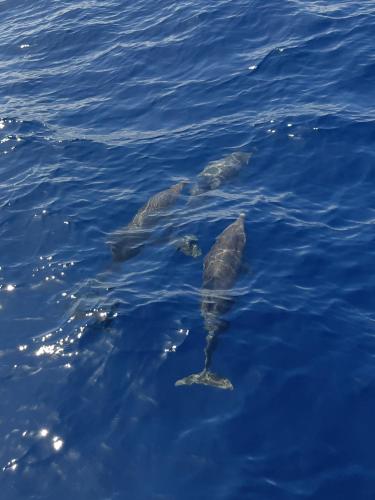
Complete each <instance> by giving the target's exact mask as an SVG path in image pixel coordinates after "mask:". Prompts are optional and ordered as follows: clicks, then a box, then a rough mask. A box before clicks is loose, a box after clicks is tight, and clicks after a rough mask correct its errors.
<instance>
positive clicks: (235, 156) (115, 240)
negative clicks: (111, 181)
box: [108, 151, 252, 262]
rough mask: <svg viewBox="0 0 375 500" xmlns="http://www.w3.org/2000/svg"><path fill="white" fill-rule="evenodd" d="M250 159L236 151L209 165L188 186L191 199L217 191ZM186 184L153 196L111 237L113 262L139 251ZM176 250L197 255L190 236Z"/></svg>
mask: <svg viewBox="0 0 375 500" xmlns="http://www.w3.org/2000/svg"><path fill="white" fill-rule="evenodd" d="M251 156H252V154H251V153H244V152H241V151H237V152H234V153H231V154H229V155H227V156H225V157H224V158H222V159H221V160H216V161H212V162H210V163H209V164H208V165H207V166H206V167H205V168H204V169H203V171H202V172H201V173H200V174H199V175H198V178H197V181H196V183H195V184H194V185H193V186H192V188H191V191H190V194H191V197H194V196H196V195H200V194H203V193H205V192H207V191H210V190H213V189H217V188H218V187H220V186H221V184H222V183H223V182H225V181H226V180H228V179H230V178H231V177H233V176H235V175H236V174H238V173H239V171H240V170H241V169H242V168H243V167H244V166H245V165H247V164H248V162H249V160H250V158H251ZM186 184H188V181H181V182H179V183H178V184H174V185H173V186H171V187H170V188H168V189H165V190H164V191H160V192H159V193H156V194H155V195H154V196H152V197H151V198H150V199H149V200H148V202H147V203H146V204H145V205H144V206H143V207H141V208H140V209H139V210H138V212H137V213H136V214H135V215H134V217H133V219H132V220H131V221H130V222H129V224H128V225H127V226H125V227H124V228H121V229H119V230H117V231H116V232H115V233H113V235H112V237H111V238H110V240H109V242H108V243H109V244H110V246H111V250H112V257H113V260H114V261H116V262H123V261H125V260H128V259H130V258H132V257H134V256H135V255H137V254H138V253H139V252H140V251H141V249H142V248H143V246H144V245H145V243H146V242H147V240H148V239H149V238H150V237H151V235H152V233H153V229H154V228H155V227H156V226H157V224H158V222H159V221H160V219H161V217H162V216H163V214H164V213H165V212H167V211H168V210H169V209H170V208H172V207H173V205H175V203H176V202H177V200H178V198H179V196H180V194H181V192H182V190H183V188H184V186H185V185H186ZM176 246H177V248H178V249H179V250H181V251H182V252H183V253H185V254H186V255H192V256H193V257H197V256H199V255H201V252H200V250H199V247H198V245H197V239H196V238H195V236H193V235H186V236H184V237H182V238H181V239H180V240H179V241H178V242H177V245H176Z"/></svg>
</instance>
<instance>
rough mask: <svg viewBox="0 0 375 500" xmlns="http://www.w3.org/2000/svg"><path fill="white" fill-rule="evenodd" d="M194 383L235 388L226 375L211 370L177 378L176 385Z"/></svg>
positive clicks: (219, 387)
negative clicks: (222, 375) (221, 375)
mask: <svg viewBox="0 0 375 500" xmlns="http://www.w3.org/2000/svg"><path fill="white" fill-rule="evenodd" d="M192 384H203V385H210V386H211V387H217V388H218V389H229V390H233V385H232V382H231V381H230V380H229V379H227V378H224V377H219V376H218V375H216V374H215V373H212V372H210V371H209V370H203V371H202V372H200V373H193V374H192V375H189V376H188V377H184V378H181V379H180V380H177V382H176V383H175V386H176V387H178V386H180V385H192Z"/></svg>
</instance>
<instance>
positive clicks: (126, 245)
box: [109, 181, 187, 262]
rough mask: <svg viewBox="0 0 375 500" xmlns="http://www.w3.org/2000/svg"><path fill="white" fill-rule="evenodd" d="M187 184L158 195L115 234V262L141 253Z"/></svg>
mask: <svg viewBox="0 0 375 500" xmlns="http://www.w3.org/2000/svg"><path fill="white" fill-rule="evenodd" d="M186 183H187V182H186V181H181V182H179V183H178V184H174V185H173V186H171V187H170V188H169V189H165V190H164V191H160V192H159V193H156V194H155V195H154V196H152V197H151V198H150V199H149V200H148V202H147V203H146V204H145V205H144V206H143V207H142V208H140V209H139V210H138V212H137V213H136V214H135V216H134V217H133V219H132V220H131V221H130V222H129V224H128V225H127V226H125V227H124V228H122V229H118V230H117V231H116V232H115V233H114V234H113V236H112V238H111V239H110V240H109V244H110V246H111V250H112V256H113V260H114V261H116V262H122V261H125V260H128V259H130V258H131V257H134V256H135V255H137V254H138V253H139V252H140V250H141V249H142V247H143V245H144V243H145V242H146V241H147V240H148V239H149V238H150V236H151V234H152V229H153V228H154V227H155V226H156V225H157V224H158V222H159V221H160V218H161V217H162V215H163V213H164V212H165V211H166V210H168V209H169V208H171V207H172V206H173V205H174V204H175V203H176V202H177V199H178V197H179V196H180V194H181V191H182V189H183V187H184V186H185V184H186Z"/></svg>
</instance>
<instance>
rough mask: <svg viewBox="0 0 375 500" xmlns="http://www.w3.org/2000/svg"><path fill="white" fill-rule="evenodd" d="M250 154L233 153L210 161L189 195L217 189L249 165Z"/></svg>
mask: <svg viewBox="0 0 375 500" xmlns="http://www.w3.org/2000/svg"><path fill="white" fill-rule="evenodd" d="M251 156H252V153H245V152H243V151H235V152H234V153H231V154H229V155H227V156H224V158H222V159H220V160H215V161H211V162H210V163H209V164H208V165H207V166H206V167H205V168H204V169H203V170H202V172H201V173H200V174H199V175H198V179H197V182H196V183H195V184H194V185H193V187H192V189H191V195H192V196H195V195H198V194H202V193H205V192H207V191H211V190H212V189H217V188H218V187H220V186H221V184H222V183H223V182H224V181H226V180H227V179H230V178H231V177H233V176H234V175H236V174H238V173H239V171H240V170H241V169H242V168H243V167H244V166H246V165H247V164H248V163H249V160H250V158H251Z"/></svg>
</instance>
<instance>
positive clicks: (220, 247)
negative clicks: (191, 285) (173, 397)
mask: <svg viewBox="0 0 375 500" xmlns="http://www.w3.org/2000/svg"><path fill="white" fill-rule="evenodd" d="M244 221H245V214H243V213H242V214H241V215H240V216H239V218H238V219H237V220H236V221H235V222H233V223H232V224H230V225H229V226H228V227H227V228H226V229H225V230H224V231H223V232H222V233H221V234H220V235H219V236H218V237H217V239H216V242H215V244H214V245H213V247H212V248H211V250H210V251H209V253H208V254H207V256H206V258H205V259H204V264H203V289H202V304H201V313H202V316H203V319H204V326H205V330H206V331H207V332H208V333H207V337H206V348H205V363H204V369H203V371H201V372H200V373H195V374H192V375H189V376H188V377H185V378H182V379H180V380H177V382H176V383H175V385H176V386H180V385H192V384H204V385H211V386H214V387H218V388H220V389H233V385H232V383H231V382H230V380H229V379H227V378H222V377H219V376H218V375H216V374H214V373H212V372H211V371H210V365H211V357H212V353H213V351H214V348H215V345H216V339H217V335H218V333H219V332H220V330H221V329H222V324H223V322H222V321H221V320H220V316H221V315H222V314H224V313H225V312H226V311H228V309H229V308H230V306H231V299H230V296H229V290H230V289H231V288H232V286H233V284H234V282H235V280H236V278H237V276H238V273H239V270H240V268H241V263H242V254H243V250H244V247H245V244H246V234H245V227H244Z"/></svg>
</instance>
